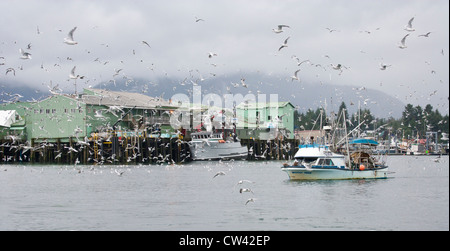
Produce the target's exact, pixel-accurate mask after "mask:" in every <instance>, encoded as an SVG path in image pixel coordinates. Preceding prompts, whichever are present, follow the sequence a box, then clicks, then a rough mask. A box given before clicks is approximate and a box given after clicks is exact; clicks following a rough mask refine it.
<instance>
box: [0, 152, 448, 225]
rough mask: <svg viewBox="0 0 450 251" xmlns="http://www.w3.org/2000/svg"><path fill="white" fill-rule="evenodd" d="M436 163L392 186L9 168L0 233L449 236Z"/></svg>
mask: <svg viewBox="0 0 450 251" xmlns="http://www.w3.org/2000/svg"><path fill="white" fill-rule="evenodd" d="M435 159H436V156H419V157H416V156H392V157H389V158H388V159H387V161H388V164H389V166H390V171H392V172H395V173H392V174H391V177H390V178H388V179H384V180H344V181H290V180H289V179H288V176H287V174H285V173H284V172H282V171H281V170H280V166H281V165H282V163H283V162H279V161H270V162H246V161H231V162H191V163H189V164H184V165H163V166H160V165H129V166H122V165H117V166H79V165H78V166H75V165H72V166H57V165H50V166H43V165H4V164H3V165H0V230H63V231H65V230H189V231H191V230H195V231H202V230H208V231H209V230H245V231H246V230H276V231H284V230H302V231H303V230H304V231H315V230H331V231H340V230H367V231H371V230H378V231H383V230H394V231H397V230H443V231H449V158H448V156H442V157H441V158H440V159H438V161H439V162H436V161H435ZM218 172H224V173H225V175H218V176H216V177H214V176H215V175H216V173H218ZM240 180H250V181H252V183H250V182H245V181H244V182H243V183H242V184H238V182H239V181H240ZM240 188H249V189H251V190H252V192H243V193H240V192H239V190H240ZM250 198H253V201H249V202H248V203H247V200H248V199H250Z"/></svg>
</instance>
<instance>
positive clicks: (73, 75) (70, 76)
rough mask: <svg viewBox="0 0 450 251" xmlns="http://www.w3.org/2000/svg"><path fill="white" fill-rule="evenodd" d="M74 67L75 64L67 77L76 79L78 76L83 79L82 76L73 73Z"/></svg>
mask: <svg viewBox="0 0 450 251" xmlns="http://www.w3.org/2000/svg"><path fill="white" fill-rule="evenodd" d="M76 68H77V67H76V66H74V67H73V68H72V70H71V71H70V74H69V78H70V79H78V78H80V79H83V78H84V76H80V75H75V69H76Z"/></svg>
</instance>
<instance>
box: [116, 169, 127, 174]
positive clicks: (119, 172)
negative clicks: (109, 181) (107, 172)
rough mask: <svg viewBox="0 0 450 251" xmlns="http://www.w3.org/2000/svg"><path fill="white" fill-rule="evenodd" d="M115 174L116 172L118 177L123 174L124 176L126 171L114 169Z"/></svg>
mask: <svg viewBox="0 0 450 251" xmlns="http://www.w3.org/2000/svg"><path fill="white" fill-rule="evenodd" d="M114 172H116V174H117V175H119V176H122V174H123V173H124V172H125V171H117V169H114Z"/></svg>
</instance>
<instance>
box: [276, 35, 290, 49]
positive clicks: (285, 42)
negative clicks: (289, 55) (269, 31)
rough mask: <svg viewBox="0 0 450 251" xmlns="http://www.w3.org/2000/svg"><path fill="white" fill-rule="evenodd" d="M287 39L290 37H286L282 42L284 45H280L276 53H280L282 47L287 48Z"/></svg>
mask: <svg viewBox="0 0 450 251" xmlns="http://www.w3.org/2000/svg"><path fill="white" fill-rule="evenodd" d="M289 38H291V37H288V38H286V40H284V43H283V44H282V45H281V47H280V48H279V49H278V51H281V49H283V48H284V47H288V45H287V42H288V40H289Z"/></svg>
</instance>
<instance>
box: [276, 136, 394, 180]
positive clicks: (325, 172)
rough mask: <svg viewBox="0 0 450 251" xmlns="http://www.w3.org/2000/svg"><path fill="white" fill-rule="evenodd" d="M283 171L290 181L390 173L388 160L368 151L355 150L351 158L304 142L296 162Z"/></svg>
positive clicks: (362, 177)
mask: <svg viewBox="0 0 450 251" xmlns="http://www.w3.org/2000/svg"><path fill="white" fill-rule="evenodd" d="M358 144H360V143H358ZM282 170H283V171H285V172H286V173H287V174H288V176H289V178H290V179H291V180H344V179H385V178H387V177H388V173H389V171H388V167H387V166H386V165H385V163H383V162H380V161H378V160H376V159H375V158H374V157H373V156H371V155H370V154H369V153H368V152H366V151H361V150H357V151H354V152H353V153H351V154H350V156H349V158H348V157H347V156H346V155H344V154H339V153H335V152H332V151H331V150H330V148H329V146H326V145H319V144H308V145H301V146H300V149H299V150H298V152H297V153H296V155H295V162H294V164H293V165H292V166H289V165H286V164H285V165H284V166H283V167H282Z"/></svg>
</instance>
